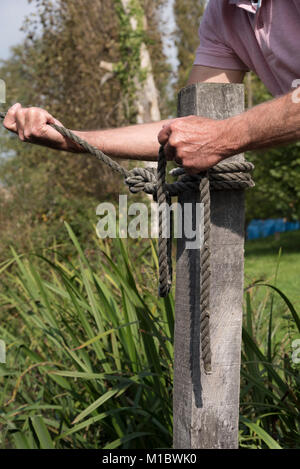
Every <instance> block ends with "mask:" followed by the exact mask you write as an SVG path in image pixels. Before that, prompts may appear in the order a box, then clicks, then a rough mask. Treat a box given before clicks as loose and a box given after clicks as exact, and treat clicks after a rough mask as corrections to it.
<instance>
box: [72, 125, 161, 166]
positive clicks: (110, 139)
mask: <svg viewBox="0 0 300 469" xmlns="http://www.w3.org/2000/svg"><path fill="white" fill-rule="evenodd" d="M166 123H168V121H167V120H166V121H160V122H151V123H149V124H139V125H132V126H129V127H121V128H116V129H107V130H95V131H82V132H81V131H74V133H75V134H76V135H78V136H79V137H81V138H82V139H84V140H86V141H87V142H88V143H89V144H90V145H93V146H94V147H96V148H99V149H100V150H102V151H103V152H104V153H106V154H107V155H109V156H112V157H115V158H124V159H125V158H126V159H133V160H145V161H155V160H157V155H158V150H159V143H158V140H157V135H158V133H159V131H160V130H161V128H162V126H163V125H164V124H166ZM65 150H67V151H73V152H74V151H75V152H81V151H82V150H81V149H80V148H79V147H74V145H72V144H70V145H67V147H66V148H65Z"/></svg>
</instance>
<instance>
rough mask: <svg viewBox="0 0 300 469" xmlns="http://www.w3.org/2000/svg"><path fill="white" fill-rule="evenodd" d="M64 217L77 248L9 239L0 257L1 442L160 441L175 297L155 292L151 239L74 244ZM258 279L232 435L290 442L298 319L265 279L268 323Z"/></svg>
mask: <svg viewBox="0 0 300 469" xmlns="http://www.w3.org/2000/svg"><path fill="white" fill-rule="evenodd" d="M67 228H68V233H69V236H70V238H71V239H72V241H73V243H74V246H75V248H76V252H77V259H76V257H75V256H71V257H70V258H69V259H65V258H64V257H62V255H61V254H60V250H59V249H58V250H54V251H53V253H52V255H51V253H48V254H47V255H46V256H45V255H34V254H32V255H30V256H29V257H28V256H21V255H18V254H16V252H15V251H13V253H12V254H13V256H12V258H11V259H10V260H7V261H6V262H5V263H2V265H1V266H0V272H1V279H2V282H1V283H2V288H1V294H0V305H1V311H2V312H1V313H0V314H1V324H0V333H1V337H2V338H3V339H4V340H5V341H6V343H7V359H8V362H7V364H6V365H1V366H0V386H1V393H0V394H1V397H2V406H1V407H2V413H1V414H0V425H1V435H2V443H1V444H2V446H3V447H16V448H35V449H36V448H50V447H55V448H64V449H68V448H116V447H121V448H125V449H126V448H131V449H134V448H166V447H171V441H172V436H171V434H172V363H173V345H172V343H173V329H174V301H173V297H172V295H171V296H170V297H169V298H167V299H164V300H163V299H158V298H157V295H156V278H155V277H156V273H155V271H156V268H157V265H156V264H157V256H156V253H155V249H154V246H153V245H149V244H148V245H146V246H145V245H144V246H143V248H142V247H141V246H140V247H139V248H138V251H136V249H137V248H135V249H133V248H132V246H129V245H126V244H125V243H124V242H123V241H122V240H119V239H116V240H110V241H106V242H103V241H101V242H100V252H99V245H98V246H96V247H95V249H94V250H92V251H90V252H89V253H86V254H84V253H83V251H82V248H81V247H80V245H79V243H78V240H77V239H76V237H75V235H74V233H73V231H72V230H71V229H70V228H69V227H68V226H67ZM98 242H99V241H98ZM129 252H130V255H129V254H128V253H129ZM99 254H100V258H99ZM152 256H154V257H152ZM137 262H138V263H139V265H138V268H137V265H136V263H137ZM93 266H96V267H93ZM275 283H276V282H275ZM154 285H155V288H154ZM259 288H266V287H264V286H260V285H252V286H250V287H249V288H248V289H247V294H246V309H245V317H244V331H243V352H242V381H241V423H240V445H241V447H242V448H243V447H246V448H279V447H282V448H299V447H300V429H299V412H298V408H299V398H300V395H299V379H300V377H299V367H298V368H297V365H293V364H292V363H291V359H290V357H289V356H288V354H287V353H288V351H289V347H290V345H291V341H292V340H293V338H294V337H295V334H297V333H300V319H299V316H298V315H297V313H296V311H295V309H294V307H293V305H292V304H291V303H290V302H289V300H288V299H287V298H286V297H285V296H284V294H283V293H282V292H281V291H280V290H278V289H276V287H275V289H274V287H267V288H271V289H272V290H270V291H274V294H276V295H278V294H279V295H281V296H282V298H283V300H284V302H285V308H284V311H285V316H286V317H281V318H280V317H276V327H274V326H275V324H274V322H273V320H274V319H275V317H273V314H274V311H273V307H271V310H270V308H269V300H270V294H269V293H268V294H267V298H265V299H263V301H262V302H261V304H260V303H259V304H257V302H256V299H255V295H254V292H255V289H259ZM272 301H273V300H272V295H271V302H272ZM254 307H255V309H254ZM266 314H268V321H267V322H266ZM4 317H5V321H4ZM284 325H285V326H286V325H288V329H284V330H285V335H284V337H283V336H282V334H280V335H278V331H281V329H283V327H282V326H284Z"/></svg>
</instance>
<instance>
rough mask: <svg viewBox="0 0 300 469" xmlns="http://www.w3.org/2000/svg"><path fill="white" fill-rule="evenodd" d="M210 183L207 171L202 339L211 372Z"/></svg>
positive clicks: (201, 189) (202, 199)
mask: <svg viewBox="0 0 300 469" xmlns="http://www.w3.org/2000/svg"><path fill="white" fill-rule="evenodd" d="M209 186H210V184H209V172H208V171H207V172H206V173H205V174H204V175H203V177H202V179H201V181H200V184H199V192H200V203H202V204H203V218H202V220H201V226H202V227H203V232H204V233H203V240H202V241H203V244H202V247H201V249H200V340H201V352H202V360H203V365H204V371H205V373H207V374H210V373H211V349H210V331H209V314H210V311H209V295H210V275H211V272H210V187H209Z"/></svg>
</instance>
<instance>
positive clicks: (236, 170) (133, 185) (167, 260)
mask: <svg viewBox="0 0 300 469" xmlns="http://www.w3.org/2000/svg"><path fill="white" fill-rule="evenodd" d="M5 115H6V114H5V113H3V112H0V118H2V119H4V118H5ZM51 127H53V128H54V129H55V130H57V132H59V133H60V134H61V135H62V136H64V137H66V138H68V139H70V140H71V141H72V142H74V143H76V144H77V145H80V146H81V147H82V148H83V149H84V150H85V152H86V153H89V154H91V155H93V156H94V157H96V158H97V159H98V160H100V161H101V162H102V163H104V164H106V165H107V166H108V167H109V168H111V169H112V170H113V171H115V172H118V173H119V174H121V176H123V177H124V179H125V183H126V184H127V185H128V186H129V190H130V192H132V193H133V194H136V193H138V192H141V191H143V192H145V193H147V194H151V195H152V196H153V198H154V200H156V201H157V203H158V210H159V238H158V260H159V288H158V292H159V296H161V297H166V296H167V295H168V294H169V292H170V289H171V285H172V252H171V251H172V218H171V217H169V215H170V211H169V212H168V206H170V204H171V197H172V196H177V195H178V194H180V193H181V192H185V191H197V190H199V192H200V202H201V203H203V204H204V215H203V221H202V223H203V227H204V242H203V246H202V248H201V265H200V278H201V281H200V282H201V283H200V288H201V292H200V295H201V298H200V314H201V317H200V333H201V349H202V358H203V362H204V369H205V372H206V373H211V352H210V334H209V316H210V311H209V292H210V191H211V190H243V189H246V188H249V187H253V186H254V182H253V180H252V178H251V175H250V172H251V171H252V170H253V168H254V166H253V165H252V164H251V163H248V162H223V163H219V164H218V165H216V166H214V167H213V168H210V169H209V170H208V171H206V172H204V173H199V174H197V175H190V174H187V173H186V172H185V170H184V169H183V168H175V169H173V170H172V171H170V174H171V175H172V176H174V177H178V179H177V180H176V181H175V182H173V183H171V184H169V183H166V166H167V161H166V158H165V154H164V149H163V147H162V146H161V147H160V149H159V155H158V166H157V171H156V170H155V169H154V168H142V167H139V168H134V169H132V170H127V169H126V168H124V167H123V166H121V165H120V164H119V163H117V162H116V161H114V160H113V159H111V158H110V157H109V156H107V155H106V154H105V153H103V152H102V151H101V150H99V149H98V148H95V147H93V146H92V145H90V144H89V143H87V142H86V141H85V140H83V139H81V138H80V137H78V136H77V135H75V134H74V133H73V132H71V131H70V130H69V129H66V128H65V127H61V126H58V125H56V124H51ZM167 212H168V213H167Z"/></svg>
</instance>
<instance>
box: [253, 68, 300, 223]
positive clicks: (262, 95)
mask: <svg viewBox="0 0 300 469" xmlns="http://www.w3.org/2000/svg"><path fill="white" fill-rule="evenodd" d="M252 95H253V104H254V105H256V104H260V103H262V102H265V101H268V100H270V99H271V95H270V94H269V93H268V92H267V90H266V88H265V87H264V85H263V84H262V83H261V82H260V80H259V79H258V78H256V77H254V76H252ZM262 125H266V123H263V122H262ZM299 153H300V144H299V143H295V144H292V145H286V146H284V147H276V148H271V149H267V150H264V151H255V152H249V153H247V159H248V160H249V161H251V162H252V163H254V165H255V171H254V180H255V188H254V189H251V191H247V195H246V200H247V220H251V219H252V218H262V219H264V218H278V217H280V218H283V217H285V218H288V219H291V220H292V219H294V220H298V219H299V218H300V204H299V200H300V171H299V167H300V156H299Z"/></svg>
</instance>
